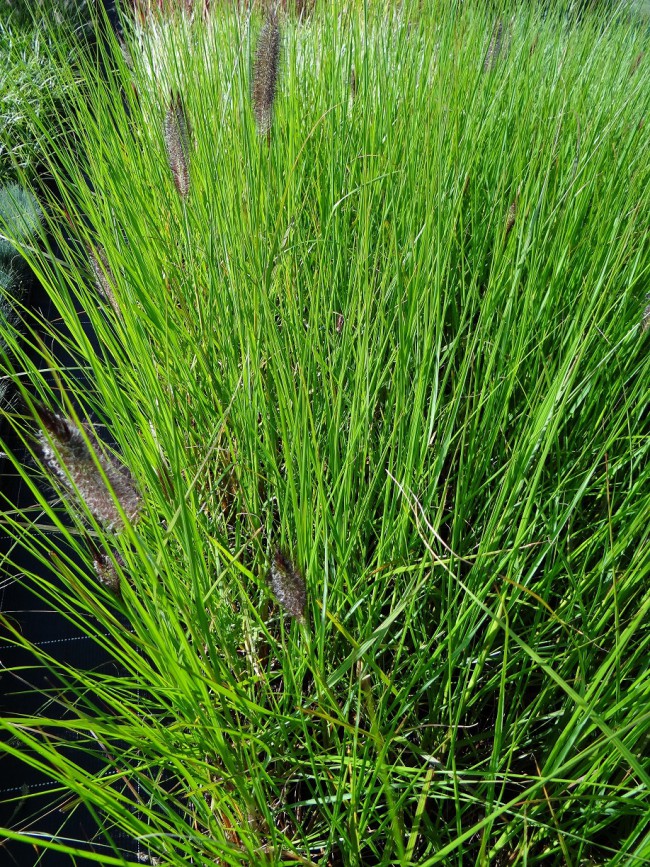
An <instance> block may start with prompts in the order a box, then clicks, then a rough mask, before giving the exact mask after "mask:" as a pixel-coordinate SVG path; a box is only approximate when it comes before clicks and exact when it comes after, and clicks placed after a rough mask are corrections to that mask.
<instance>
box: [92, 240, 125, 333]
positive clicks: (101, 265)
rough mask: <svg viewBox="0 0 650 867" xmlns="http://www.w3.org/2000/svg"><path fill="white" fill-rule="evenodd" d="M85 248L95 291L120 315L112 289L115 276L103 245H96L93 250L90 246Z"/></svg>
mask: <svg viewBox="0 0 650 867" xmlns="http://www.w3.org/2000/svg"><path fill="white" fill-rule="evenodd" d="M87 249H88V261H89V262H90V266H91V268H92V270H93V275H94V277H95V286H96V287H97V291H98V292H99V294H100V295H101V296H102V298H104V299H105V300H106V301H108V303H109V304H110V305H111V307H112V308H113V310H114V311H115V312H116V313H117V315H118V316H121V315H122V314H121V312H120V308H119V305H118V303H117V300H116V298H115V292H114V291H113V287H114V286H115V277H114V275H113V272H112V270H111V266H110V265H109V264H108V259H107V258H106V253H105V251H104V249H103V247H100V246H98V247H97V249H96V250H93V249H92V247H88V248H87Z"/></svg>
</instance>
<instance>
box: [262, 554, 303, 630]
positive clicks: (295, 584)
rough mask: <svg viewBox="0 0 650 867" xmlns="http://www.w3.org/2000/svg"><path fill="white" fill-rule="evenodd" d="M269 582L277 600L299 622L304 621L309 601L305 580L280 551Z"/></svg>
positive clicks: (275, 556)
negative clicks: (306, 605)
mask: <svg viewBox="0 0 650 867" xmlns="http://www.w3.org/2000/svg"><path fill="white" fill-rule="evenodd" d="M269 580H270V584H271V589H272V590H273V593H274V595H275V597H276V599H277V600H278V602H279V603H280V605H282V607H283V608H284V609H285V611H286V612H287V613H288V614H290V615H291V616H292V617H296V618H297V619H298V620H304V618H305V602H306V601H307V588H306V587H305V579H304V578H303V577H302V575H301V574H300V572H299V571H298V569H296V567H295V566H294V565H293V563H292V562H291V561H290V560H289V558H288V557H287V556H286V555H285V554H283V553H282V551H280V550H277V551H276V552H275V555H274V557H273V561H272V562H271V573H270V575H269Z"/></svg>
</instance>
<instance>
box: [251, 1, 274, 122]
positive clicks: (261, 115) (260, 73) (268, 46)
mask: <svg viewBox="0 0 650 867" xmlns="http://www.w3.org/2000/svg"><path fill="white" fill-rule="evenodd" d="M279 67H280V28H279V26H278V19H277V15H276V12H275V10H274V9H270V10H269V14H268V17H267V19H266V23H265V24H264V27H262V31H261V33H260V37H259V39H258V41H257V51H256V52H255V68H254V71H253V113H254V114H255V122H256V124H257V131H258V133H259V134H260V135H267V134H268V133H269V132H270V130H271V123H272V122H273V103H274V101H275V94H276V91H277V85H278V71H279Z"/></svg>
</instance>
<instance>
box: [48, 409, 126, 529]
mask: <svg viewBox="0 0 650 867" xmlns="http://www.w3.org/2000/svg"><path fill="white" fill-rule="evenodd" d="M36 414H37V417H38V420H39V421H40V423H41V425H42V430H41V431H40V433H39V436H38V441H39V446H40V452H41V457H42V459H43V462H44V464H45V466H46V467H47V468H48V469H49V470H50V472H52V473H54V474H55V475H56V476H58V477H59V479H61V481H62V482H63V484H64V485H65V486H66V487H67V488H68V489H69V490H71V491H75V490H76V491H77V492H78V495H79V496H80V497H81V499H82V500H83V502H84V503H85V505H86V508H87V509H88V511H89V512H91V514H92V515H94V517H95V518H96V520H97V521H98V522H99V523H100V524H102V525H103V526H104V527H105V528H106V529H107V530H114V531H115V532H118V533H119V532H120V531H121V530H123V529H124V520H123V518H122V515H121V514H120V512H119V509H118V507H117V505H116V502H115V501H116V500H117V502H119V504H120V506H121V507H122V510H123V512H124V513H125V514H126V517H127V518H128V520H129V521H131V522H135V521H136V520H137V517H138V511H139V508H140V495H139V493H138V491H137V489H136V487H135V485H134V483H133V479H132V477H131V473H130V472H129V470H128V469H127V468H126V467H125V466H124V464H122V463H121V462H120V461H118V460H117V459H116V458H112V457H106V456H105V454H104V453H103V450H102V449H101V446H100V443H99V441H98V440H97V438H96V437H95V435H94V434H93V433H92V431H91V429H90V427H89V426H87V425H84V432H85V436H84V434H83V433H82V432H81V430H80V429H79V428H78V427H77V426H76V425H75V424H74V423H73V422H72V421H71V420H70V419H68V418H65V417H64V416H62V415H58V413H55V412H52V411H51V410H49V409H47V407H45V406H43V405H42V404H40V405H37V406H36ZM97 464H99V465H100V466H101V468H102V470H103V471H104V474H105V476H106V479H107V480H108V483H109V485H110V488H111V490H112V492H113V494H112V495H111V492H110V491H109V489H108V488H107V486H106V483H105V482H104V479H103V477H102V474H101V473H100V471H99V468H98V466H97Z"/></svg>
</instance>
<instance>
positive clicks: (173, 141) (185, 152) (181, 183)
mask: <svg viewBox="0 0 650 867" xmlns="http://www.w3.org/2000/svg"><path fill="white" fill-rule="evenodd" d="M164 133H165V149H166V150H167V160H168V162H169V167H170V169H171V170H172V174H173V176H174V183H175V184H176V189H177V190H178V195H179V196H180V197H181V198H183V199H184V198H185V197H186V196H187V194H188V193H189V191H190V169H189V160H190V142H191V131H190V124H189V121H188V119H187V113H186V111H185V106H184V105H183V100H182V99H181V96H180V94H176V95H174V94H172V97H171V100H170V103H169V108H168V109H167V114H166V115H165V127H164Z"/></svg>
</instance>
